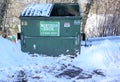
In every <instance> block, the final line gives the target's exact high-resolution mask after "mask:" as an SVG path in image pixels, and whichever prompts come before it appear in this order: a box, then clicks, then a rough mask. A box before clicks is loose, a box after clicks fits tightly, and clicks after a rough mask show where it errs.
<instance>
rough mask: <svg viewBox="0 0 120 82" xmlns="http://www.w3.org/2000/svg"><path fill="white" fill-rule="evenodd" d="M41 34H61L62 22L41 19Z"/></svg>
mask: <svg viewBox="0 0 120 82" xmlns="http://www.w3.org/2000/svg"><path fill="white" fill-rule="evenodd" d="M40 35H41V36H60V22H57V21H40Z"/></svg>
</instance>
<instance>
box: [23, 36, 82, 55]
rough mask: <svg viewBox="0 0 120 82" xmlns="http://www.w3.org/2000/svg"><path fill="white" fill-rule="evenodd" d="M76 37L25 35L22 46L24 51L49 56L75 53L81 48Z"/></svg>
mask: <svg viewBox="0 0 120 82" xmlns="http://www.w3.org/2000/svg"><path fill="white" fill-rule="evenodd" d="M75 39H76V38H74V37H73V38H69V37H63V38H59V37H25V38H24V40H25V41H24V44H23V45H22V46H21V47H22V51H24V52H29V53H39V54H43V55H49V56H58V55H61V54H65V55H75V53H76V52H79V49H80V48H79V47H80V46H79V45H76V42H75Z"/></svg>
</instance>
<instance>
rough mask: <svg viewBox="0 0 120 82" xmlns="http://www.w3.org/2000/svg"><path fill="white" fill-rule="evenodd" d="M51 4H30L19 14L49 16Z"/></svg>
mask: <svg viewBox="0 0 120 82" xmlns="http://www.w3.org/2000/svg"><path fill="white" fill-rule="evenodd" d="M52 8H53V4H30V5H28V6H27V7H26V8H25V9H24V10H23V12H22V14H21V16H50V13H51V10H52Z"/></svg>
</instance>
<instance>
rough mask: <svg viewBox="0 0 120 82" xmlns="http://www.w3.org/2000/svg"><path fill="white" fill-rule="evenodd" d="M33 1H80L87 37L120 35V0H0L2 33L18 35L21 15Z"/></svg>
mask: <svg viewBox="0 0 120 82" xmlns="http://www.w3.org/2000/svg"><path fill="white" fill-rule="evenodd" d="M31 3H79V5H80V7H81V11H82V23H81V31H82V32H85V33H86V34H87V37H98V36H112V35H120V0H0V35H2V36H3V37H7V36H8V35H16V34H17V32H18V27H19V26H20V20H19V16H20V13H21V12H22V11H23V9H24V8H25V7H26V6H27V5H28V4H31Z"/></svg>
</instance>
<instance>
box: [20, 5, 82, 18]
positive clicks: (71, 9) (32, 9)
mask: <svg viewBox="0 0 120 82" xmlns="http://www.w3.org/2000/svg"><path fill="white" fill-rule="evenodd" d="M21 16H23V17H24V16H28V17H29V16H45V17H50V16H80V8H79V4H78V3H54V4H30V5H28V6H27V7H26V8H25V9H24V10H23V12H22V14H21Z"/></svg>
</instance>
